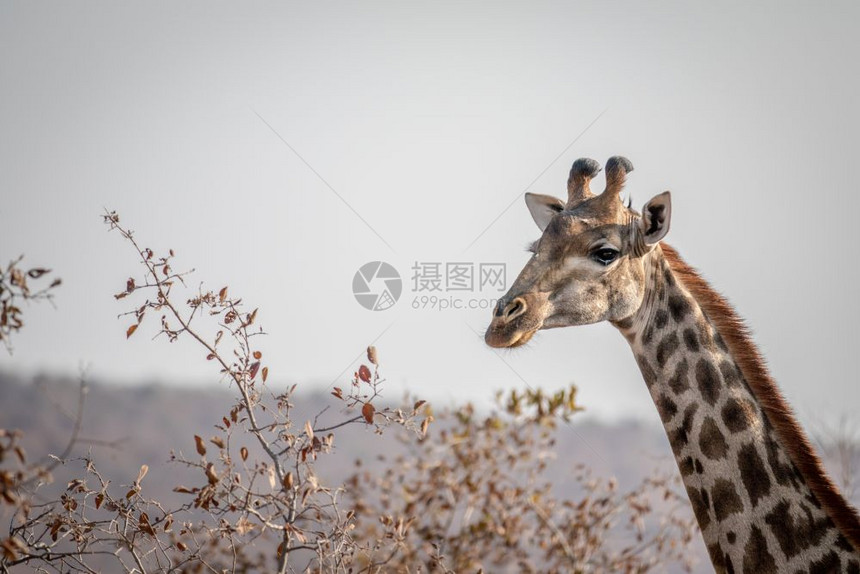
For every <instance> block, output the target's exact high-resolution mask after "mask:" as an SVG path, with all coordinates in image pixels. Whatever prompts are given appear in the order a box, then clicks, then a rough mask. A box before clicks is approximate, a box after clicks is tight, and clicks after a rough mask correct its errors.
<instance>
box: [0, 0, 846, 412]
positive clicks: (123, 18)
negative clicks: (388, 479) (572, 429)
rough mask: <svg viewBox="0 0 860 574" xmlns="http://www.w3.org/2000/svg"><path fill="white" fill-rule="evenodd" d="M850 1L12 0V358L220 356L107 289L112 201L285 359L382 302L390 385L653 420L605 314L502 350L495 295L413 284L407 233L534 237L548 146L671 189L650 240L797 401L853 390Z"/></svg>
mask: <svg viewBox="0 0 860 574" xmlns="http://www.w3.org/2000/svg"><path fill="white" fill-rule="evenodd" d="M858 16H860V10H858V5H857V3H856V2H850V3H849V2H845V3H830V4H827V6H826V7H824V6H822V5H821V4H816V3H811V2H810V3H806V4H798V3H791V4H789V3H767V4H759V5H757V6H755V5H751V4H750V3H736V4H733V5H727V4H719V5H718V4H715V3H690V2H671V3H667V2H664V3H659V4H654V3H652V4H650V5H649V6H646V5H644V4H643V3H638V2H631V3H607V2H589V3H583V2H578V3H570V2H564V3H561V2H560V3H534V2H528V3H521V4H511V3H505V4H498V3H485V4H480V3H468V4H465V5H463V4H461V3H428V4H408V3H403V2H391V3H301V4H299V3H278V4H275V3H265V4H261V3H257V4H248V3H243V4H224V3H212V2H201V3H192V2H188V3H181V4H177V3H171V2H164V3H140V4H131V3H99V4H96V3H86V2H85V3H74V4H67V3H64V4H59V3H58V4H51V5H48V4H41V3H34V2H4V3H2V4H0V134H2V136H0V194H2V196H0V197H2V201H0V257H2V258H3V259H8V258H11V257H13V256H15V255H17V254H19V253H22V252H23V253H26V255H27V260H28V261H30V262H32V263H34V264H40V265H48V266H52V267H53V268H54V269H55V270H56V272H57V273H58V274H59V275H60V276H61V277H62V278H63V279H64V285H63V287H62V289H61V291H60V293H59V294H58V296H57V300H56V303H57V309H56V310H52V309H50V308H49V307H33V308H30V309H28V310H27V316H28V323H29V324H28V326H27V329H26V331H25V332H23V333H22V334H21V336H19V337H18V338H17V340H16V352H15V355H14V356H13V357H11V358H10V357H8V356H5V355H2V356H0V367H2V368H7V367H9V368H15V369H18V370H22V371H27V372H33V371H38V370H42V369H47V370H49V371H52V372H64V373H70V372H74V371H76V370H77V368H78V366H79V364H81V363H86V364H90V365H91V369H92V374H93V376H95V377H103V378H109V379H112V380H117V381H123V382H129V381H136V380H141V379H150V380H151V379H158V380H162V381H176V382H180V381H182V382H185V381H195V382H198V383H202V382H205V381H209V382H210V383H211V381H212V380H216V379H217V374H213V372H212V368H211V364H207V363H206V362H205V361H203V360H201V359H202V355H201V352H200V350H199V349H197V348H195V347H194V346H193V345H192V344H191V343H190V342H184V343H177V344H175V345H169V344H167V343H166V342H164V341H155V342H153V341H150V340H149V339H150V336H151V335H152V334H153V333H154V329H155V322H154V321H153V322H148V323H144V327H141V330H140V331H139V332H138V334H137V335H135V336H134V337H133V338H132V339H131V340H129V341H126V340H125V337H124V332H125V328H126V327H127V325H126V323H127V321H117V319H116V315H117V314H118V313H120V312H122V311H124V310H126V309H127V306H126V305H124V304H122V303H118V302H115V301H114V300H113V298H112V297H111V295H112V293H115V292H116V291H118V290H120V289H122V287H123V285H124V282H125V279H126V278H127V277H128V275H129V274H130V273H132V272H136V268H135V263H134V257H133V256H132V253H131V252H130V251H129V248H128V246H126V245H124V244H123V243H122V242H121V241H120V239H119V238H118V237H117V236H113V235H109V234H108V233H107V232H106V231H105V229H104V226H103V225H102V224H101V223H100V213H101V212H102V209H103V207H107V208H110V209H116V210H117V211H119V212H120V214H121V215H122V217H123V221H124V222H125V223H126V224H127V225H129V226H130V227H132V228H133V229H134V230H136V232H137V234H138V236H139V238H141V240H143V241H144V242H145V243H147V244H148V245H151V246H153V247H157V248H167V247H173V248H174V249H175V250H176V251H177V253H178V255H179V260H178V262H177V264H182V263H186V264H187V265H188V266H193V267H196V268H197V270H198V271H197V274H196V280H198V281H204V282H206V284H207V285H210V286H212V287H213V288H219V287H220V286H221V285H223V284H225V283H229V284H230V285H231V290H232V292H233V293H235V294H241V295H242V296H243V297H244V298H245V300H246V301H249V302H253V304H254V305H257V306H259V307H260V318H261V320H262V324H263V325H264V327H265V328H266V330H267V331H268V332H269V333H270V335H269V336H268V337H267V338H266V339H265V341H263V342H262V349H263V351H264V352H265V355H266V357H267V358H268V360H269V365H270V367H271V372H272V377H273V379H274V380H275V381H278V382H291V383H292V382H300V383H301V382H307V381H332V380H333V379H335V377H336V376H337V375H338V374H339V373H340V372H341V371H342V370H344V369H345V368H348V367H350V366H352V367H353V368H354V367H355V366H357V363H352V361H353V359H354V357H356V355H358V354H359V353H360V352H361V351H362V350H363V349H364V347H365V346H366V345H367V344H368V343H369V342H370V341H372V340H373V339H375V338H376V337H378V336H379V334H380V333H381V332H383V331H384V330H385V329H386V328H389V326H390V328H389V329H388V330H387V331H385V334H384V335H383V336H382V337H381V338H380V339H379V340H378V342H377V346H378V347H379V353H380V357H381V360H382V362H383V365H384V372H385V374H386V375H387V377H388V380H389V382H388V395H389V396H391V397H392V398H396V397H399V396H400V394H401V393H402V392H403V390H404V389H410V390H411V391H413V392H416V393H419V394H421V395H422V396H426V397H428V398H430V399H436V400H442V401H446V400H448V399H451V398H456V399H462V398H471V399H476V400H478V401H481V402H486V401H489V400H490V397H491V395H492V392H493V390H495V389H498V388H511V387H520V388H522V387H523V386H524V383H523V380H521V379H520V377H522V379H524V380H525V381H527V382H528V384H530V385H532V386H542V387H545V388H557V387H560V386H562V385H566V384H567V383H569V382H576V383H578V385H579V387H580V391H581V399H582V402H583V404H584V405H585V406H586V407H587V408H588V409H589V410H590V411H591V412H593V413H596V414H599V415H601V416H605V417H612V418H614V417H619V416H628V415H632V416H637V417H641V418H646V419H649V420H656V414H655V412H654V407H653V406H652V404H651V400H650V398H649V396H648V394H647V392H646V389H645V385H644V384H643V383H642V381H641V377H640V375H639V372H638V370H637V368H636V366H635V363H634V361H633V358H632V356H631V353H630V351H629V349H628V347H627V344H626V343H625V341H624V340H623V338H622V337H621V336H620V335H618V334H617V333H616V332H615V331H614V329H612V328H611V327H610V326H608V325H598V326H591V327H582V328H577V329H564V330H555V331H552V332H547V333H543V334H541V335H540V336H538V337H536V338H535V340H534V341H533V343H531V344H530V345H529V346H528V347H527V348H525V349H520V350H516V351H513V352H505V353H502V354H501V359H500V358H499V356H498V355H497V354H496V351H493V350H490V349H488V348H486V347H485V346H484V344H483V342H482V341H481V339H480V338H479V337H478V336H477V335H476V334H475V331H477V332H479V333H482V332H483V330H484V328H485V326H486V324H487V323H488V321H489V318H490V312H489V311H487V310H467V311H450V310H449V311H445V312H434V311H427V310H415V309H413V308H412V306H411V302H412V298H413V297H414V296H415V295H416V294H415V293H414V292H413V291H412V286H411V281H410V273H411V271H410V269H411V267H412V265H413V264H414V262H416V261H436V262H464V261H465V262H472V263H480V262H505V263H506V264H507V265H508V272H509V280H512V279H513V276H514V275H515V274H516V273H517V272H518V271H519V269H520V267H521V266H522V265H523V263H524V262H525V261H526V259H527V256H526V253H525V251H524V246H525V245H526V243H527V242H529V241H530V240H533V239H534V238H535V237H536V236H537V229H536V228H535V227H534V224H533V223H532V221H531V218H530V216H529V214H528V212H527V211H526V208H525V206H524V203H523V202H522V199H521V195H522V192H523V191H524V190H525V188H526V187H527V186H528V185H529V184H530V183H531V182H532V181H533V180H535V178H536V177H537V176H538V175H539V174H541V173H542V172H543V170H545V169H546V171H545V173H543V175H541V176H540V177H539V178H538V179H537V181H535V182H534V184H533V185H532V187H531V191H535V192H539V193H554V194H557V195H563V194H564V193H565V181H566V176H567V171H568V169H569V167H570V164H571V162H572V161H573V160H574V159H576V158H577V157H580V156H588V157H594V158H596V159H598V160H599V161H601V162H605V160H606V158H608V157H609V156H611V155H614V154H623V155H626V156H627V157H629V158H630V159H631V160H632V161H633V163H634V165H635V166H636V171H635V173H634V174H633V175H632V177H631V179H630V183H629V186H628V190H629V191H630V192H631V193H632V195H633V198H634V203H635V205H636V206H641V204H642V203H644V202H645V201H646V200H647V199H648V198H650V197H651V196H652V195H654V194H656V193H658V192H660V191H663V190H664V189H670V190H672V192H673V221H672V230H671V232H670V235H669V238H668V241H669V242H670V243H672V244H673V245H674V246H675V247H677V248H678V249H679V250H680V252H681V253H682V255H684V256H685V257H686V258H687V260H688V261H689V262H690V263H691V264H693V265H694V266H696V267H698V268H699V269H700V270H701V271H702V272H703V273H704V275H705V276H706V277H707V278H708V279H709V280H710V281H711V282H712V283H713V284H714V285H715V286H716V287H717V288H718V289H719V290H721V291H722V292H724V293H725V294H726V295H727V296H728V297H729V299H730V300H731V301H732V302H734V303H735V305H736V306H737V308H738V310H739V312H740V313H741V314H742V315H743V316H745V317H746V318H747V320H748V322H749V324H750V325H751V326H752V328H753V330H754V332H755V334H756V339H757V341H758V342H759V344H760V346H761V348H762V350H763V352H764V353H765V355H766V356H767V357H768V359H769V362H770V365H771V367H772V369H773V372H774V374H775V376H776V378H777V380H778V381H779V382H780V383H781V385H782V387H783V389H784V391H785V393H786V395H787V396H788V398H789V400H790V401H791V402H792V403H793V404H794V406H795V407H796V409H797V410H798V411H799V413H800V414H801V416H802V418H804V419H805V420H807V421H808V420H810V419H812V418H822V419H832V418H834V417H837V416H839V415H848V416H852V417H855V419H856V417H857V415H858V406H860V385H858V376H857V368H856V360H855V359H856V354H857V352H856V347H857V345H858V342H860V336H858V334H857V331H856V328H855V326H856V324H857V322H858V319H860V304H858V301H857V297H856V290H857V287H856V282H857V277H858V273H857V270H856V268H855V262H856V261H857V257H856V255H855V254H854V253H853V250H854V249H855V248H856V247H858V245H860V243H858V239H860V230H858V227H857V225H856V222H855V219H856V217H855V216H854V214H855V213H856V212H857V207H858V202H859V201H860V200H858V197H857V196H858V193H857V186H856V184H855V177H856V164H857V155H858V145H857V140H858V134H860V112H858V109H857V102H858V100H860V80H858V75H857V73H856V72H857V66H856V62H857V58H858V56H860V39H858V36H857V34H856V25H857V23H858ZM257 114H259V116H261V117H262V118H264V119H265V121H266V122H268V123H269V124H270V125H271V126H272V128H274V129H275V130H276V131H277V132H278V133H279V134H280V135H281V136H282V137H283V138H284V140H286V141H287V142H288V143H289V145H290V146H292V147H293V148H294V149H295V150H296V151H297V152H298V153H299V154H301V156H302V157H303V158H304V159H305V160H306V161H307V163H308V164H310V166H312V168H313V170H315V171H316V172H317V173H318V174H319V175H320V176H322V178H324V179H325V181H327V182H328V184H329V185H331V187H332V188H334V190H336V191H337V193H339V194H340V195H341V196H342V197H343V198H344V200H346V202H347V203H348V204H349V205H351V206H352V208H354V209H355V211H356V212H358V214H360V216H361V217H362V218H364V219H365V220H366V221H367V223H368V224H369V225H370V226H371V227H372V229H373V230H375V233H374V232H373V231H371V230H370V229H369V228H368V227H367V226H366V225H365V224H364V223H362V221H361V220H360V219H359V218H358V217H357V216H356V215H355V213H353V212H352V211H351V210H350V209H349V208H347V207H346V206H345V205H344V203H342V202H341V201H340V200H339V199H338V198H337V197H336V195H335V194H334V193H333V192H332V191H331V190H330V189H329V188H328V187H327V186H326V185H325V184H324V183H323V182H322V181H321V180H320V179H319V178H318V177H317V175H315V174H314V173H313V171H312V170H311V169H309V168H308V167H307V166H306V165H305V163H303V162H302V161H301V160H300V159H298V158H297V157H296V155H295V154H294V153H293V152H292V151H291V150H290V149H288V147H287V146H286V145H284V143H283V142H281V141H280V140H279V139H278V137H277V136H276V135H275V134H274V133H273V132H272V131H271V130H270V129H269V128H268V127H267V126H266V125H265V123H264V122H263V121H261V119H260V118H259V117H258V116H257ZM601 114H602V115H601ZM596 118H599V119H597V121H595V119H596ZM592 122H593V125H591V127H590V128H589V129H587V130H586V131H585V133H583V134H582V136H581V137H580V138H579V139H578V140H577V141H576V143H574V144H573V145H572V146H571V147H570V149H568V150H567V151H566V152H565V153H563V154H561V157H559V159H558V160H557V161H555V162H554V163H551V162H552V161H553V159H554V158H556V157H557V156H558V155H559V154H560V153H561V152H562V151H563V150H564V149H565V147H566V146H568V145H569V144H570V143H571V142H572V141H573V140H574V138H576V136H577V135H578V134H580V133H581V132H583V130H585V128H586V127H587V126H588V125H589V124H592ZM548 166H549V167H548ZM547 167H548V169H547ZM515 198H516V199H515ZM514 200H515V204H514V205H513V207H511V209H509V210H507V211H504V210H505V208H506V207H507V206H508V205H509V204H510V202H511V201H514ZM502 213H503V214H502ZM499 214H502V215H501V217H499V218H498V220H497V221H496V222H495V224H494V225H492V226H491V227H490V228H489V229H488V230H487V231H486V233H485V234H484V235H482V236H481V238H480V239H479V240H478V241H477V242H475V243H474V245H472V246H471V247H469V248H468V249H467V246H469V244H470V243H471V242H472V241H473V240H474V239H475V237H476V236H478V234H479V233H480V232H481V231H482V230H483V229H485V228H486V227H487V225H488V224H489V223H490V222H491V221H493V220H494V219H495V218H496V217H498V216H499ZM377 234H378V236H377ZM379 236H381V237H382V238H383V239H384V241H385V242H387V243H388V244H389V245H390V246H391V248H389V247H387V246H386V244H385V242H383V241H382V240H381V239H380V237H379ZM373 260H384V261H387V262H389V263H391V264H392V265H394V266H395V267H396V268H397V269H398V270H399V271H400V273H401V275H402V276H403V279H404V292H403V295H402V297H401V300H400V301H399V302H398V303H397V305H395V306H394V307H393V308H391V309H389V310H387V311H381V312H371V311H367V310H365V309H364V308H362V307H361V306H360V305H358V304H357V303H356V301H355V300H354V298H353V296H352V293H351V286H352V279H353V274H354V273H355V271H356V270H357V269H358V267H359V266H361V265H362V264H364V263H366V262H368V261H373ZM473 330H474V331H473ZM502 359H504V360H502ZM506 363H507V364H506ZM344 380H345V378H344V377H342V378H341V379H340V381H341V382H343V381H344Z"/></svg>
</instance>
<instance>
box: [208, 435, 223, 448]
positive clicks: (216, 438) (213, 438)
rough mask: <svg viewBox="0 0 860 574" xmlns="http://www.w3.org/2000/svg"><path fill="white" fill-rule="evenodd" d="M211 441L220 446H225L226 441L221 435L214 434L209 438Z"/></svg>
mask: <svg viewBox="0 0 860 574" xmlns="http://www.w3.org/2000/svg"><path fill="white" fill-rule="evenodd" d="M209 442H211V443H212V444H214V445H215V446H217V447H218V448H224V441H223V440H221V437H218V436H213V437H212V438H210V439H209Z"/></svg>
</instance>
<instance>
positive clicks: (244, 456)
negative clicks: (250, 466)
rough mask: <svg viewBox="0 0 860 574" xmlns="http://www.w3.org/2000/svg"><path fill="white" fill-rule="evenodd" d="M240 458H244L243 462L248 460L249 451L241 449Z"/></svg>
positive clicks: (244, 448)
mask: <svg viewBox="0 0 860 574" xmlns="http://www.w3.org/2000/svg"><path fill="white" fill-rule="evenodd" d="M239 456H241V457H242V460H243V461H244V460H248V449H247V448H246V447H244V446H243V447H242V448H240V449H239Z"/></svg>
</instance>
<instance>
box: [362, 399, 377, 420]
mask: <svg viewBox="0 0 860 574" xmlns="http://www.w3.org/2000/svg"><path fill="white" fill-rule="evenodd" d="M375 412H376V407H374V406H373V405H372V404H370V403H364V406H363V407H361V415H362V416H363V417H364V420H366V421H367V424H373V415H374V413H375Z"/></svg>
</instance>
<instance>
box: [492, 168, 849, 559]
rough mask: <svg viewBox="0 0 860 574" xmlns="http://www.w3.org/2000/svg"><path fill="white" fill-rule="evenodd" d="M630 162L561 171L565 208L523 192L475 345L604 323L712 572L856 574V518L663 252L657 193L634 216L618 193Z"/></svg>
mask: <svg viewBox="0 0 860 574" xmlns="http://www.w3.org/2000/svg"><path fill="white" fill-rule="evenodd" d="M632 170H633V165H632V164H631V163H630V161H629V160H627V159H626V158H623V157H618V156H616V157H613V158H610V160H609V161H608V162H607V164H606V169H605V175H606V188H605V190H604V191H603V192H602V193H600V194H598V195H594V194H593V193H592V192H591V189H590V183H591V180H593V179H594V177H595V176H596V175H597V174H598V172H599V171H600V165H599V164H598V163H597V162H596V161H594V160H590V159H579V160H577V161H576V162H574V164H573V167H572V168H571V172H570V177H569V179H568V199H567V201H566V202H563V201H561V200H559V199H556V198H554V197H550V196H546V195H538V194H526V205H527V206H528V209H529V211H530V213H531V215H532V218H533V219H534V220H535V223H536V224H537V225H538V228H539V229H540V230H541V232H542V235H541V237H540V239H538V241H536V242H535V243H534V244H533V245H532V247H531V252H532V257H531V259H530V260H529V261H528V263H526V265H525V267H524V268H523V270H522V271H521V272H520V274H519V276H518V277H517V279H516V280H515V281H514V283H513V285H512V286H511V288H510V290H509V291H508V293H507V294H506V295H505V296H504V297H502V298H501V299H500V300H499V303H498V305H497V307H496V309H495V311H494V313H493V318H492V322H491V323H490V326H489V327H488V328H487V332H486V335H485V340H486V342H487V344H489V345H490V346H493V347H517V346H520V345H523V344H525V343H526V342H528V341H529V340H530V339H531V338H532V336H533V335H534V334H535V333H536V332H537V331H539V330H542V329H551V328H557V327H569V326H576V325H585V324H591V323H597V322H601V321H609V322H610V323H611V324H613V325H614V326H615V327H616V328H618V330H619V331H620V332H621V333H622V334H623V335H624V337H625V338H626V339H627V341H628V343H629V344H630V347H631V349H632V351H633V354H634V357H635V358H636V362H637V363H638V365H639V368H640V370H641V372H642V376H643V378H644V379H645V383H646V385H647V386H648V389H649V392H650V393H651V396H652V398H653V400H654V403H655V405H656V407H657V411H658V413H659V415H660V418H661V420H662V422H663V426H664V428H665V430H666V433H667V435H668V437H669V442H670V444H671V446H672V450H673V452H674V455H675V459H676V461H677V463H678V468H679V470H680V472H681V475H682V478H683V481H684V486H685V488H686V490H687V494H688V495H689V498H690V503H691V505H692V507H693V511H694V513H695V515H696V519H697V520H698V522H699V526H700V527H701V530H702V536H703V537H704V540H705V544H706V546H707V548H708V552H709V554H710V558H711V562H712V563H713V565H714V569H715V570H716V571H717V572H730V573H731V572H755V573H756V574H767V573H777V572H811V573H818V572H821V573H824V572H850V573H856V574H860V518H858V514H857V511H856V510H855V509H854V508H853V507H851V506H850V505H849V504H848V503H847V502H846V501H845V499H844V498H843V497H842V495H841V494H840V493H839V491H838V489H837V488H836V486H835V485H834V484H833V483H832V481H831V480H830V479H829V477H828V476H827V474H826V473H825V472H824V470H823V467H822V465H821V462H820V461H819V459H818V458H817V457H816V455H815V453H814V450H813V448H812V446H811V444H810V442H809V440H808V438H807V437H806V434H805V433H804V431H803V430H802V428H801V427H800V425H799V424H798V423H797V421H796V419H795V418H794V415H793V414H792V411H791V409H790V407H789V406H788V405H787V403H786V402H785V401H784V399H783V398H782V395H781V393H780V391H779V388H778V387H777V385H776V383H775V382H774V381H773V380H772V379H771V377H770V374H769V373H768V370H767V368H766V366H765V364H764V361H763V359H762V357H761V355H760V354H759V351H758V350H757V348H756V347H755V345H754V343H753V342H752V339H751V338H750V336H749V333H748V331H747V330H746V327H745V326H744V323H743V321H742V320H741V319H740V318H739V317H738V316H737V315H736V314H735V311H734V309H732V307H731V306H730V305H729V304H728V302H727V301H726V300H725V299H724V298H723V297H722V296H721V295H719V294H718V293H717V292H716V291H714V290H713V289H712V288H711V287H710V286H709V285H708V284H707V283H706V282H705V281H704V279H702V278H701V276H700V275H698V273H696V271H694V270H693V269H692V268H691V267H689V266H688V265H687V264H686V263H685V262H684V261H683V260H682V259H681V257H680V256H679V255H678V253H677V252H676V251H675V250H674V249H673V248H671V247H670V246H668V245H666V244H665V243H664V242H663V239H664V238H665V236H666V234H667V233H668V231H669V226H670V223H671V214H672V204H671V195H670V193H669V192H664V193H661V194H659V195H656V196H655V197H653V198H652V199H651V200H650V201H648V202H647V203H646V204H645V206H644V207H643V210H642V212H641V213H639V212H636V211H634V210H632V209H631V208H630V207H629V206H625V205H624V204H623V203H622V201H621V198H620V192H621V189H622V187H623V185H624V182H625V180H626V177H627V174H628V173H630V172H631V171H632Z"/></svg>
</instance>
